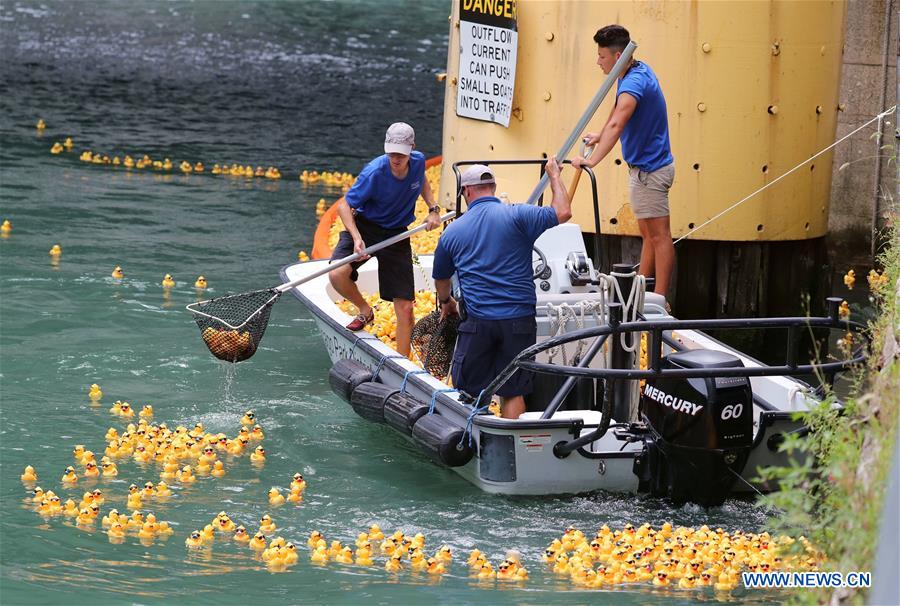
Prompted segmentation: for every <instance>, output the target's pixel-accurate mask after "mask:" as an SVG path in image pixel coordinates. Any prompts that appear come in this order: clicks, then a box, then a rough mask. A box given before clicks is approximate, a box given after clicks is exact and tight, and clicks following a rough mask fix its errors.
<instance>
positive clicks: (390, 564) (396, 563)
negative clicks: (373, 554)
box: [384, 554, 403, 572]
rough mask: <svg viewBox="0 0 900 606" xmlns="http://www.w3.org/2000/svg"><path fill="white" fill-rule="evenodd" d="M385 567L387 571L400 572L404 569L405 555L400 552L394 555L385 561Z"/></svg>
mask: <svg viewBox="0 0 900 606" xmlns="http://www.w3.org/2000/svg"><path fill="white" fill-rule="evenodd" d="M384 569H385V570H386V571H387V572H400V571H401V570H403V556H402V555H400V554H396V555H392V556H391V557H390V558H388V560H387V561H386V562H385V563H384Z"/></svg>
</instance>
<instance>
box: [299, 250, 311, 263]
mask: <svg viewBox="0 0 900 606" xmlns="http://www.w3.org/2000/svg"><path fill="white" fill-rule="evenodd" d="M297 260H298V261H300V262H301V263H306V262H307V261H309V255H307V254H306V251H305V250H301V251H300V252H298V253H297Z"/></svg>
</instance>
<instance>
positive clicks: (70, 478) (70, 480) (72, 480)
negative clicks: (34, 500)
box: [60, 465, 78, 484]
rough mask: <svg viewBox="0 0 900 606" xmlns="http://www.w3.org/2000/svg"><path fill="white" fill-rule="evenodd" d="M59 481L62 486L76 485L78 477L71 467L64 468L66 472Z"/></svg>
mask: <svg viewBox="0 0 900 606" xmlns="http://www.w3.org/2000/svg"><path fill="white" fill-rule="evenodd" d="M60 481H61V482H62V483H63V484H76V483H77V482H78V476H77V475H76V474H75V468H74V467H72V466H71V465H70V466H69V467H66V472H65V473H64V474H63V476H62V479H61V480H60Z"/></svg>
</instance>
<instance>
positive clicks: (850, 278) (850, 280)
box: [844, 269, 856, 290]
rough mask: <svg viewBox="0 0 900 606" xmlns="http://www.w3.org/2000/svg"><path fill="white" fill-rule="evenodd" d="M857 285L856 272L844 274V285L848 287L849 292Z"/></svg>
mask: <svg viewBox="0 0 900 606" xmlns="http://www.w3.org/2000/svg"><path fill="white" fill-rule="evenodd" d="M855 283H856V272H855V271H854V270H852V269H851V270H849V271H847V273H846V274H844V285H845V286H846V287H847V290H853V285H854V284H855Z"/></svg>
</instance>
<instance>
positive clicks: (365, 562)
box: [347, 545, 375, 566]
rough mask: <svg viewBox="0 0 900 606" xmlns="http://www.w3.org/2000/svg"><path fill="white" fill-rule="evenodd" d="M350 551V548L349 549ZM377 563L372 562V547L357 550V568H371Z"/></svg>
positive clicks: (355, 562) (355, 561) (355, 560)
mask: <svg viewBox="0 0 900 606" xmlns="http://www.w3.org/2000/svg"><path fill="white" fill-rule="evenodd" d="M347 549H349V547H348V548H347ZM374 563H375V562H373V561H372V546H371V545H367V546H364V547H360V548H359V549H357V550H356V558H355V559H354V564H356V565H357V566H371V565H372V564H374Z"/></svg>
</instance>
